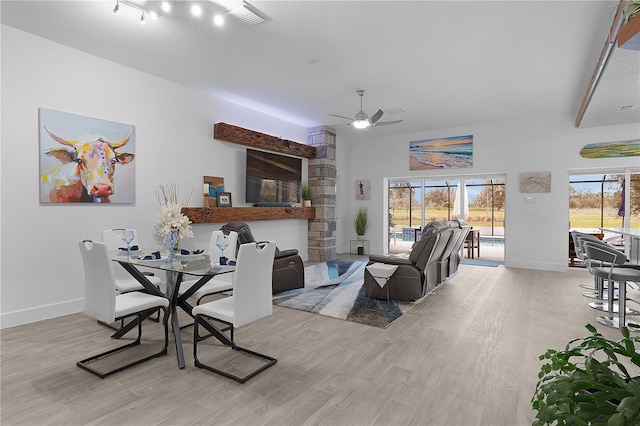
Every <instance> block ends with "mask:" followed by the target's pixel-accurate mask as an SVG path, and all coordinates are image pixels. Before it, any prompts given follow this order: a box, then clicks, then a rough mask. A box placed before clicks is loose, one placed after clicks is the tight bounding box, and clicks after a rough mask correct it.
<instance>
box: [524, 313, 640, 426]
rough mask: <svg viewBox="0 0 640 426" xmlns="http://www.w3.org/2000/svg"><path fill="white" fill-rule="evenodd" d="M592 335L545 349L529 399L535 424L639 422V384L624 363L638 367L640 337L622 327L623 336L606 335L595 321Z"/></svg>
mask: <svg viewBox="0 0 640 426" xmlns="http://www.w3.org/2000/svg"><path fill="white" fill-rule="evenodd" d="M586 328H587V330H589V331H590V332H591V335H590V336H587V337H585V338H579V339H574V340H572V341H570V342H569V343H568V344H567V346H566V348H565V350H561V351H557V350H554V349H549V350H547V352H546V353H544V354H543V355H540V360H546V362H545V364H543V365H542V367H541V369H540V372H539V373H538V378H539V380H538V383H537V385H536V390H535V394H534V396H533V398H532V399H531V402H532V406H533V409H534V410H535V411H536V412H537V415H536V419H535V421H534V422H533V425H534V426H536V425H544V424H552V423H554V424H559V425H560V424H562V425H564V424H575V425H585V426H586V425H589V424H606V425H637V424H639V423H640V384H639V383H638V377H631V376H630V375H629V372H628V371H627V367H629V366H631V365H635V366H639V367H640V354H639V353H638V352H636V348H635V342H638V341H640V338H638V337H630V335H629V329H628V328H627V327H622V328H621V329H620V332H621V333H622V339H621V340H618V341H613V340H608V339H605V338H604V336H602V334H600V333H598V332H597V330H596V328H595V327H594V326H593V325H590V324H589V325H587V326H586Z"/></svg>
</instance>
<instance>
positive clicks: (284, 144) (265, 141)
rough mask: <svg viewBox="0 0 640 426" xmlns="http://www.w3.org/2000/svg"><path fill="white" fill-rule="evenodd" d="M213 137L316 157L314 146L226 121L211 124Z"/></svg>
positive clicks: (299, 155) (290, 153)
mask: <svg viewBox="0 0 640 426" xmlns="http://www.w3.org/2000/svg"><path fill="white" fill-rule="evenodd" d="M213 138H214V139H218V140H221V141H225V142H231V143H237V144H240V145H246V146H250V147H253V148H260V149H265V150H268V151H274V152H280V153H282V154H288V155H295V156H296V157H303V158H315V157H316V147H315V146H311V145H304V144H301V143H298V142H293V141H288V140H286V139H282V138H279V137H276V136H271V135H267V134H264V133H260V132H254V131H253V130H248V129H243V128H242V127H238V126H234V125H231V124H227V123H216V124H214V125H213Z"/></svg>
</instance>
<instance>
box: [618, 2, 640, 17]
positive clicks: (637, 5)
mask: <svg viewBox="0 0 640 426" xmlns="http://www.w3.org/2000/svg"><path fill="white" fill-rule="evenodd" d="M638 14H640V0H628V1H627V4H626V5H625V6H624V9H623V11H622V15H623V16H624V17H625V18H627V20H629V19H631V18H633V17H634V16H636V15H638Z"/></svg>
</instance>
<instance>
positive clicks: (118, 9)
mask: <svg viewBox="0 0 640 426" xmlns="http://www.w3.org/2000/svg"><path fill="white" fill-rule="evenodd" d="M118 12H120V2H119V1H118V0H116V7H114V8H113V13H114V14H115V15H117V14H118Z"/></svg>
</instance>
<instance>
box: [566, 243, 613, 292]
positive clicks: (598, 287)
mask: <svg viewBox="0 0 640 426" xmlns="http://www.w3.org/2000/svg"><path fill="white" fill-rule="evenodd" d="M574 235H575V239H574V247H575V250H576V255H577V257H578V258H579V259H580V260H581V261H582V263H585V264H587V262H588V260H589V259H588V256H587V253H586V252H585V249H584V243H585V242H591V243H593V244H605V243H603V242H602V241H601V240H600V239H599V238H598V237H595V236H593V235H590V234H583V233H581V232H575V231H573V233H572V237H573V236H574ZM607 284H608V283H607ZM579 285H580V287H582V288H584V289H585V290H590V291H586V292H583V293H582V295H583V296H584V297H588V298H591V299H599V300H605V299H608V293H607V290H608V288H607V285H605V282H604V280H603V279H602V278H601V277H598V276H596V275H594V277H593V284H592V285H591V284H579ZM612 288H613V289H614V292H615V285H614V286H612ZM616 296H617V295H616V294H615V293H614V298H617V297H616Z"/></svg>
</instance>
